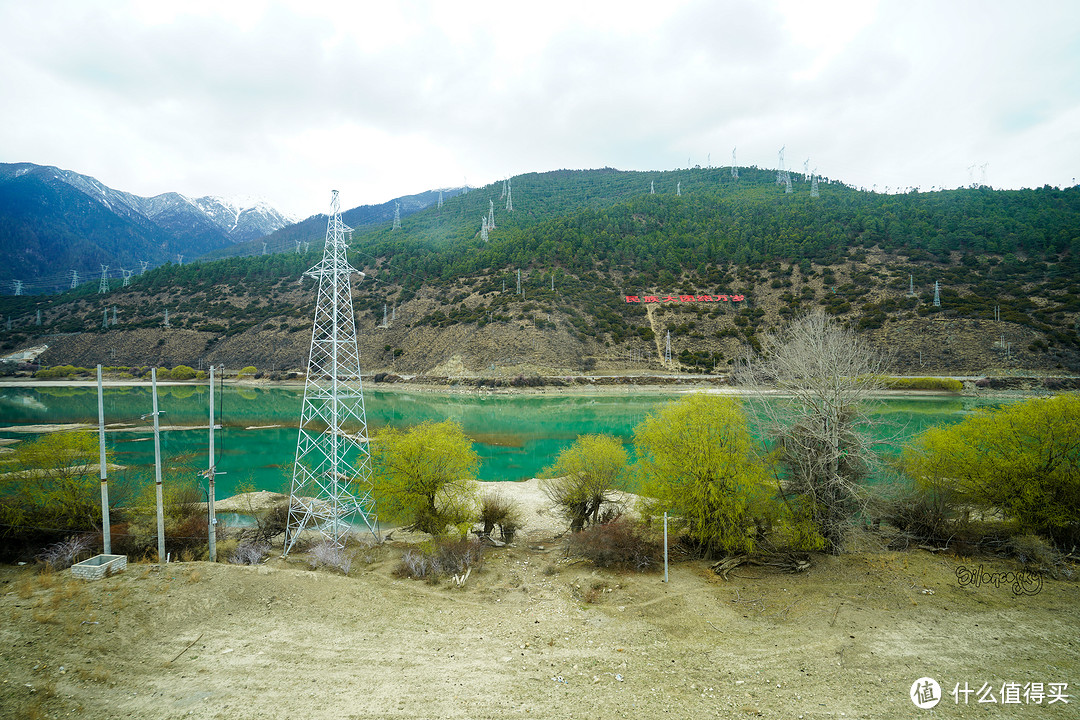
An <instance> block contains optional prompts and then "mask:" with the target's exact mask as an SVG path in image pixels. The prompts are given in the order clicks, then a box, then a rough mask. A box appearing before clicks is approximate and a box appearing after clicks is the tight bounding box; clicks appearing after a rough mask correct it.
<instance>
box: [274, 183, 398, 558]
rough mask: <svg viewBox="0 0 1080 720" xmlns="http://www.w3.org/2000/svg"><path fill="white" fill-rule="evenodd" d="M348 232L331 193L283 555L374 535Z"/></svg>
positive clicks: (312, 272) (314, 274)
mask: <svg viewBox="0 0 1080 720" xmlns="http://www.w3.org/2000/svg"><path fill="white" fill-rule="evenodd" d="M351 232H352V228H349V227H347V226H346V225H345V224H344V223H342V222H341V208H340V204H339V201H338V193H337V190H334V191H333V192H332V195H331V200H330V219H329V221H328V222H327V225H326V245H325V246H324V249H323V257H322V260H321V261H320V262H319V263H318V264H317V265H315V267H313V268H311V269H310V270H308V271H307V272H306V273H304V274H305V275H307V276H309V277H313V278H317V279H318V281H319V294H318V300H317V301H316V303H315V320H314V322H313V324H312V330H311V353H310V355H309V357H308V369H307V382H306V384H305V386H304V405H303V409H302V410H301V413H300V434H299V437H298V438H297V442H296V462H295V464H294V466H293V478H292V488H291V490H290V492H289V522H288V525H287V527H286V531H285V552H284V554H285V555H288V554H289V551H290V550H291V549H292V547H293V545H294V544H295V543H296V541H297V540H298V539H299V537H300V535H301V533H303V531H304V530H305V529H308V528H310V529H312V530H317V531H318V532H319V533H321V534H322V536H323V537H325V538H326V539H327V540H329V541H330V542H331V543H332V544H334V545H335V546H337V547H339V548H340V547H344V545H345V540H346V539H347V535H348V533H349V532H350V531H351V530H352V524H351V521H353V520H359V521H362V522H363V524H364V525H366V526H367V528H368V529H369V530H370V531H371V533H372V534H373V535H375V536H376V537H378V534H377V533H376V530H375V523H376V518H375V500H374V497H373V496H372V488H371V452H370V449H369V448H368V436H367V418H366V414H365V411H364V391H363V387H362V385H361V382H360V351H359V349H358V347H357V342H356V316H355V315H354V314H353V301H352V281H351V278H352V275H353V273H358V274H359V275H360V279H361V280H363V278H364V274H363V273H362V272H360V271H359V270H356V269H355V268H353V267H352V266H350V265H349V261H348V259H347V258H346V256H345V252H346V250H347V248H348V240H347V238H348V235H349V234H350V233H351Z"/></svg>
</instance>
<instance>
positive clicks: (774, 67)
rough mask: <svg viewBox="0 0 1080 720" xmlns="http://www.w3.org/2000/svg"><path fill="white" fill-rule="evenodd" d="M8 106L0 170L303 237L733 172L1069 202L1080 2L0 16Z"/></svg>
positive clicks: (798, 1) (419, 5) (124, 10)
mask: <svg viewBox="0 0 1080 720" xmlns="http://www.w3.org/2000/svg"><path fill="white" fill-rule="evenodd" d="M0 98H2V102H3V111H2V112H0V162H33V163H38V164H43V165H57V166H59V167H63V168H66V169H70V170H75V171H77V172H81V173H84V174H87V175H92V176H94V177H96V178H98V179H99V180H101V181H102V182H104V183H105V184H107V185H109V186H111V187H114V188H117V189H121V190H127V191H129V192H134V193H136V194H139V195H156V194H158V193H162V192H167V191H178V192H182V193H184V194H186V195H189V196H192V197H196V196H200V195H207V194H214V195H225V196H235V195H255V196H260V197H264V198H266V199H267V200H269V201H270V202H272V203H273V204H275V205H277V206H278V207H280V208H282V209H285V210H288V211H290V212H293V213H295V214H297V215H300V216H307V215H310V214H313V213H316V212H323V211H325V210H326V207H327V205H328V203H329V191H330V189H331V188H337V189H339V190H340V191H341V193H342V204H343V206H344V207H354V206H356V205H361V204H368V203H378V202H383V201H386V200H388V199H390V198H393V197H396V196H399V195H403V194H409V193H414V192H420V191H423V190H426V189H431V188H439V187H451V186H459V185H462V184H463V183H465V182H468V183H469V184H470V185H473V186H477V185H482V184H485V183H488V182H492V181H495V180H499V179H501V178H503V177H505V176H511V175H514V174H517V173H523V172H531V171H544V170H553V169H558V168H595V167H605V166H610V167H616V168H620V169H627V170H666V169H672V168H677V167H686V165H687V162H688V160H689V162H690V164H691V165H702V166H705V165H706V164H708V163H709V162H710V161H711V164H712V165H714V166H718V165H729V164H730V163H731V153H732V149H733V147H736V146H737V148H738V164H739V165H742V166H746V165H758V166H759V167H768V168H773V167H776V165H777V151H778V150H779V149H780V148H781V146H785V147H786V153H785V157H786V165H787V166H788V167H789V168H792V169H797V170H801V169H802V168H803V166H804V162H805V161H806V159H807V158H809V160H810V163H809V166H810V168H811V169H813V168H817V169H818V172H819V173H820V174H822V175H825V176H827V177H831V178H833V179H838V180H842V181H844V182H847V183H850V184H853V185H856V186H865V187H868V188H869V187H871V186H873V185H877V187H878V190H883V189H884V188H885V187H886V186H889V187H890V188H897V187H908V186H918V187H921V188H923V189H927V190H928V189H930V188H931V187H935V186H936V187H939V188H940V187H957V186H960V185H966V184H968V182H969V181H970V180H971V179H972V178H974V179H975V180H976V181H982V180H983V177H984V175H983V173H985V180H986V181H987V182H988V183H989V184H991V185H992V186H994V187H1007V188H1015V187H1034V186H1041V185H1043V184H1050V185H1057V186H1062V187H1064V186H1067V185H1072V184H1074V183H1075V180H1074V178H1075V177H1077V176H1080V168H1078V164H1080V163H1078V161H1080V144H1078V135H1080V2H1075V1H1072V0H1063V1H1062V2H1040V1H1039V0H1023V1H1022V2H1020V1H1009V2H1001V1H997V2H995V1H993V0H979V1H974V2H957V1H953V0H949V1H940V0H939V1H929V2H921V1H917V0H916V1H913V0H901V1H898V2H892V1H888V2H876V3H875V2H870V1H868V0H852V1H835V2H833V1H829V0H815V1H813V2H810V1H807V0H774V1H772V2H758V1H749V0H748V1H746V2H734V1H726V0H703V1H701V2H678V1H674V0H650V1H649V2H637V1H636V0H618V1H617V2H594V1H593V0H574V1H573V2H562V1H561V0H545V2H543V3H528V4H526V3H520V2H515V1H514V0H503V1H502V2H471V1H465V0H459V1H457V2H451V1H449V0H445V1H442V2H434V1H433V2H425V1H422V0H418V1H415V2H402V3H395V2H390V0H385V1H383V2H378V3H374V2H347V3H340V4H338V3H324V2H318V1H316V0H304V1H303V2H255V1H252V2H246V1H241V0H211V1H209V2H201V1H196V0H182V1H176V2H174V1H171V0H155V1H146V2H130V3H128V2H119V1H108V2H106V1H98V0H73V1H71V2H60V1H53V0H36V1H35V2H27V1H25V0H0ZM972 166H975V167H974V168H972ZM520 202H521V201H520V200H519V199H518V197H517V195H516V194H515V204H520Z"/></svg>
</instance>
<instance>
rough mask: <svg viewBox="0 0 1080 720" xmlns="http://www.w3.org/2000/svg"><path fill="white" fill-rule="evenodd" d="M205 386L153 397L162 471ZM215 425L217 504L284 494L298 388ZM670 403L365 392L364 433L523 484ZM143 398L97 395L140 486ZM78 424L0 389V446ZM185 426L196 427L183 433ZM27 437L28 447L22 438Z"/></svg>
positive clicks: (221, 397) (91, 416) (193, 441)
mask: <svg viewBox="0 0 1080 720" xmlns="http://www.w3.org/2000/svg"><path fill="white" fill-rule="evenodd" d="M209 395H210V393H209V388H208V387H207V386H205V385H204V386H192V385H184V386H168V387H164V386H163V387H159V388H158V404H159V407H160V409H161V410H162V411H163V415H162V417H161V425H162V426H163V427H166V428H169V427H170V426H173V427H178V428H183V429H166V430H164V431H163V432H162V433H161V448H162V456H163V462H164V464H165V465H166V466H169V467H172V468H175V470H173V472H183V473H192V474H193V473H195V472H197V471H199V470H203V469H205V468H206V467H207V461H208V458H207V441H208V438H207V424H208V421H209ZM215 396H216V400H215V406H216V408H215V414H216V420H217V422H218V423H219V424H220V425H222V429H221V430H218V431H217V433H216V434H215V445H216V449H217V469H218V472H219V473H224V474H223V475H219V476H218V490H217V493H216V494H217V496H218V497H219V498H221V497H227V496H228V495H230V494H232V493H233V490H234V489H235V488H236V487H237V486H238V485H240V484H246V483H251V484H254V485H255V487H257V488H258V489H262V490H275V491H284V492H287V491H288V484H289V480H290V478H291V464H292V461H293V457H294V455H295V452H296V437H297V422H298V418H299V415H300V406H301V404H302V401H303V390H302V389H301V388H251V387H229V386H226V387H225V388H224V391H223V392H221V391H218V390H215ZM678 396H679V394H678V393H675V392H672V393H671V394H603V395H527V396H507V395H476V394H442V393H428V392H420V393H407V392H400V391H393V392H391V391H381V390H371V389H365V392H364V397H365V401H366V406H367V420H368V425H369V431H370V433H372V434H374V433H375V432H376V431H377V430H378V429H379V428H381V427H384V426H387V425H392V426H395V427H406V426H409V425H412V424H415V423H419V422H423V421H425V420H432V421H441V420H445V419H448V418H449V419H452V420H456V421H457V422H459V423H460V424H461V426H462V427H463V428H464V430H465V433H466V434H467V435H469V437H471V438H472V439H473V443H474V448H475V449H476V451H477V453H478V454H479V455H480V458H481V467H480V473H479V476H480V479H481V480H521V479H527V478H530V477H535V476H536V475H537V474H538V473H539V472H540V471H541V470H542V469H543V468H544V467H546V466H547V465H550V464H551V463H552V461H553V460H554V458H555V456H556V455H558V453H559V451H561V450H562V449H563V448H565V447H567V446H569V445H570V444H571V443H572V442H573V441H574V439H575V438H577V437H578V436H579V435H582V434H587V433H608V434H611V435H614V436H616V437H619V438H621V439H622V440H623V442H625V443H627V445H628V449H629V443H630V442H631V441H632V438H633V430H634V426H636V425H637V424H638V423H640V422H641V421H642V420H643V419H644V418H645V417H646V416H647V415H648V414H649V413H652V412H656V411H657V410H658V409H659V408H661V407H662V406H663V405H664V404H665V403H668V402H671V401H672V400H674V399H676V398H677V397H678ZM996 402H998V401H988V400H985V399H981V398H959V397H945V398H940V397H932V398H904V399H888V400H884V401H882V402H881V404H880V405H879V406H878V407H877V408H876V411H875V413H876V414H877V415H878V416H880V417H881V418H882V419H885V420H888V421H889V422H888V423H887V428H888V429H887V430H885V431H884V432H886V433H888V435H889V436H890V437H893V436H895V439H896V441H898V442H900V443H902V442H904V441H906V440H907V439H908V438H910V437H912V436H913V435H915V434H917V433H919V432H921V431H922V430H923V429H925V428H927V427H929V426H931V425H937V424H944V423H953V422H957V421H959V420H961V419H962V418H963V417H964V414H965V413H967V412H970V411H971V410H973V409H974V408H975V407H978V406H980V405H986V404H994V403H996ZM151 410H152V397H151V390H150V388H149V387H145V386H138V387H134V386H132V387H120V388H106V389H105V422H106V423H107V424H110V425H111V424H114V423H124V424H125V425H126V426H127V429H125V430H120V431H110V432H108V433H107V440H106V442H107V443H108V445H109V446H110V447H111V448H112V451H113V457H114V461H115V462H116V463H119V464H121V465H125V466H128V467H129V468H131V469H132V471H133V472H141V473H145V474H146V475H147V476H148V477H149V476H150V475H152V467H153V460H154V444H153V419H152V418H151V417H143V416H146V415H148V414H149V413H150V412H151ZM68 423H90V424H93V425H94V427H95V428H96V425H97V389H96V388H93V387H67V386H50V387H44V388H14V387H8V388H2V389H0V427H2V429H0V437H8V438H18V439H26V438H27V437H28V435H27V434H26V433H24V432H17V431H13V430H12V429H11V428H12V427H13V426H26V425H45V424H49V425H52V424H68ZM193 426H201V427H200V428H198V429H195V427H193ZM30 437H33V435H31V436H30Z"/></svg>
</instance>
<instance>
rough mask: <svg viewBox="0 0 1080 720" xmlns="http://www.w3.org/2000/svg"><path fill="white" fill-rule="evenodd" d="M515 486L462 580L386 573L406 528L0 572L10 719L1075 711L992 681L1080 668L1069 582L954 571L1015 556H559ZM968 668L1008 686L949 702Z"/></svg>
mask: <svg viewBox="0 0 1080 720" xmlns="http://www.w3.org/2000/svg"><path fill="white" fill-rule="evenodd" d="M514 486H515V488H514V489H513V490H510V491H509V492H511V493H512V494H513V497H515V498H516V499H518V500H519V501H521V502H522V503H523V504H528V508H529V509H528V511H527V517H528V520H527V529H526V532H525V533H524V534H523V535H521V536H520V537H519V538H518V540H517V541H515V542H514V543H513V544H512V545H510V546H507V547H503V548H492V549H490V550H489V551H488V553H487V556H486V562H485V564H484V566H483V568H482V569H480V570H479V571H477V572H473V573H472V574H471V575H470V577H469V579H468V580H467V582H466V583H465V585H464V587H461V588H459V587H457V586H456V584H455V583H454V582H452V581H443V582H441V583H438V584H430V583H427V582H424V581H419V580H406V579H400V578H398V577H396V576H395V574H394V572H393V571H394V569H395V568H396V567H397V565H398V563H399V559H400V557H401V553H402V551H403V550H404V549H406V548H407V547H409V545H407V544H406V543H403V542H401V541H400V539H399V536H398V535H397V534H395V537H394V539H393V540H391V541H390V542H389V543H386V544H384V545H382V546H374V547H365V546H363V545H361V544H357V545H356V546H355V547H354V548H352V550H351V552H352V553H353V555H354V561H353V565H352V569H351V571H350V573H349V575H348V576H343V575H341V573H340V572H338V571H333V570H327V569H318V570H315V571H312V570H311V569H310V566H309V564H308V561H307V558H306V557H304V556H301V555H295V554H294V555H292V556H290V557H289V559H288V560H282V559H281V558H279V557H277V556H276V555H275V556H273V557H272V558H271V559H270V560H269V561H268V562H266V563H265V564H264V565H261V566H256V567H246V566H232V565H225V564H211V563H206V562H196V563H172V564H169V565H167V566H165V567H164V568H161V569H159V568H158V567H157V566H155V565H141V564H133V565H130V566H129V568H128V570H127V571H126V572H124V573H122V574H120V575H117V576H114V577H109V578H105V579H103V580H100V581H97V582H89V583H88V582H83V581H78V580H74V579H72V578H71V576H70V572H69V571H65V572H63V573H57V574H50V575H40V574H37V573H35V572H34V571H33V570H32V569H30V568H12V567H6V568H0V617H2V618H3V620H4V621H3V623H2V625H0V675H2V678H3V680H2V682H0V716H2V717H27V718H45V717H70V716H78V717H86V718H124V719H131V718H179V717H192V718H229V719H232V718H500V719H504V718H529V717H533V718H575V717H577V718H590V719H592V720H595V719H598V718H623V717H626V718H656V717H674V718H698V717H721V718H737V717H754V716H761V717H774V718H800V717H802V718H839V717H849V718H871V717H874V718H907V717H919V716H928V717H929V716H931V715H933V716H937V717H956V718H974V717H980V718H981V717H1003V718H1005V717H1009V718H1011V717H1038V718H1074V717H1077V716H1078V713H1077V708H1078V706H1080V698H1075V697H1071V698H1070V699H1069V700H1070V704H1068V705H1065V704H1063V703H1061V702H1058V703H1055V704H1053V705H1047V704H1046V702H1047V701H1046V700H1044V701H1043V704H1042V705H1039V706H1035V705H1027V706H1025V705H1023V704H1021V705H1019V706H1017V705H1010V706H1005V705H1003V704H1001V699H1000V695H1001V693H1000V687H1001V685H1002V684H1003V683H1007V682H1016V683H1020V685H1021V686H1022V685H1023V684H1024V683H1028V682H1042V683H1045V684H1047V685H1048V684H1049V683H1059V682H1065V683H1069V689H1068V690H1066V692H1067V693H1068V694H1070V695H1072V694H1074V693H1075V691H1076V688H1077V687H1078V686H1080V685H1078V684H1080V639H1078V637H1077V634H1076V618H1077V617H1078V612H1080V593H1078V585H1077V584H1076V583H1067V582H1057V581H1052V580H1044V581H1043V583H1042V586H1041V591H1040V592H1038V593H1037V594H1034V595H1019V596H1018V595H1015V594H1013V592H1012V591H1011V590H1010V587H1008V586H1006V585H1002V586H1000V587H995V586H994V585H993V584H983V585H982V586H979V587H975V586H972V585H967V586H962V585H961V584H960V583H959V582H958V579H957V578H958V575H957V568H958V567H959V568H965V567H978V566H980V565H981V566H983V569H984V570H985V571H986V572H987V573H990V572H1002V571H1007V570H1011V569H1012V567H1011V566H1009V565H1007V564H1005V563H1004V562H998V561H987V560H970V559H963V558H955V557H949V556H943V555H934V554H931V553H927V552H923V551H915V552H911V553H891V552H883V551H876V552H861V553H855V554H851V555H847V556H844V557H840V558H833V557H826V556H816V557H814V558H813V567H812V568H811V569H810V570H809V571H808V572H805V573H801V574H798V575H789V574H784V573H781V572H779V571H773V570H769V569H763V568H758V567H745V566H744V567H741V568H739V569H737V570H736V571H735V572H734V573H733V574H732V575H731V576H730V577H729V578H728V579H726V580H725V579H721V578H718V577H716V576H715V575H713V574H712V573H711V572H710V571H709V570H708V565H707V563H704V562H700V561H682V562H679V563H677V564H675V565H674V566H673V567H672V570H671V574H670V582H668V583H666V584H665V583H664V582H662V575H661V574H657V573H653V574H636V573H621V572H616V571H611V570H599V569H596V568H593V567H592V566H590V565H589V564H587V563H584V562H581V561H578V560H575V559H573V558H568V557H566V554H565V551H564V538H562V537H556V536H557V535H558V534H559V533H561V530H562V527H563V526H564V524H563V523H562V522H561V520H559V519H558V518H557V516H555V515H554V514H553V513H551V512H550V508H547V509H545V502H546V498H544V497H543V496H542V494H541V493H540V491H539V488H538V487H536V483H535V481H533V482H530V483H516V484H514ZM503 489H504V491H507V490H506V488H505V487H504V488H503ZM874 537H875V536H873V535H872V534H869V533H868V534H867V535H866V538H865V543H864V544H865V545H866V546H867V547H872V546H873V543H874ZM923 676H930V677H933V678H935V679H937V681H938V682H939V683H940V684H941V686H942V687H943V689H944V692H945V698H944V701H943V702H942V703H941V705H939V706H938V708H937V709H935V710H934V711H933V712H931V711H927V710H919V709H917V708H916V707H915V706H914V705H913V704H912V702H911V700H910V699H909V698H908V692H909V689H910V686H911V684H912V683H913V682H914V681H915V680H916V679H918V678H920V677H923ZM965 682H966V683H967V684H968V685H969V686H970V687H972V688H973V689H979V688H980V687H981V686H982V685H983V684H984V683H989V684H990V685H992V686H994V691H993V694H994V696H995V697H997V698H998V702H997V703H993V704H990V703H983V704H977V703H976V700H977V697H976V695H974V694H973V695H972V696H971V697H970V700H969V704H968V705H967V706H965V705H963V704H959V705H958V704H955V703H954V700H953V698H952V696H951V695H949V694H948V693H949V692H950V691H951V690H952V689H953V688H954V686H955V684H957V683H959V684H960V685H961V687H963V684H964V683H965ZM961 698H962V696H961Z"/></svg>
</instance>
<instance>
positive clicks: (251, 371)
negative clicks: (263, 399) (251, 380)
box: [236, 365, 258, 378]
mask: <svg viewBox="0 0 1080 720" xmlns="http://www.w3.org/2000/svg"><path fill="white" fill-rule="evenodd" d="M257 372H258V370H256V369H255V366H254V365H248V366H247V367H243V368H240V372H238V373H236V377H238V378H243V377H252V376H254V375H255V373H257Z"/></svg>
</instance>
